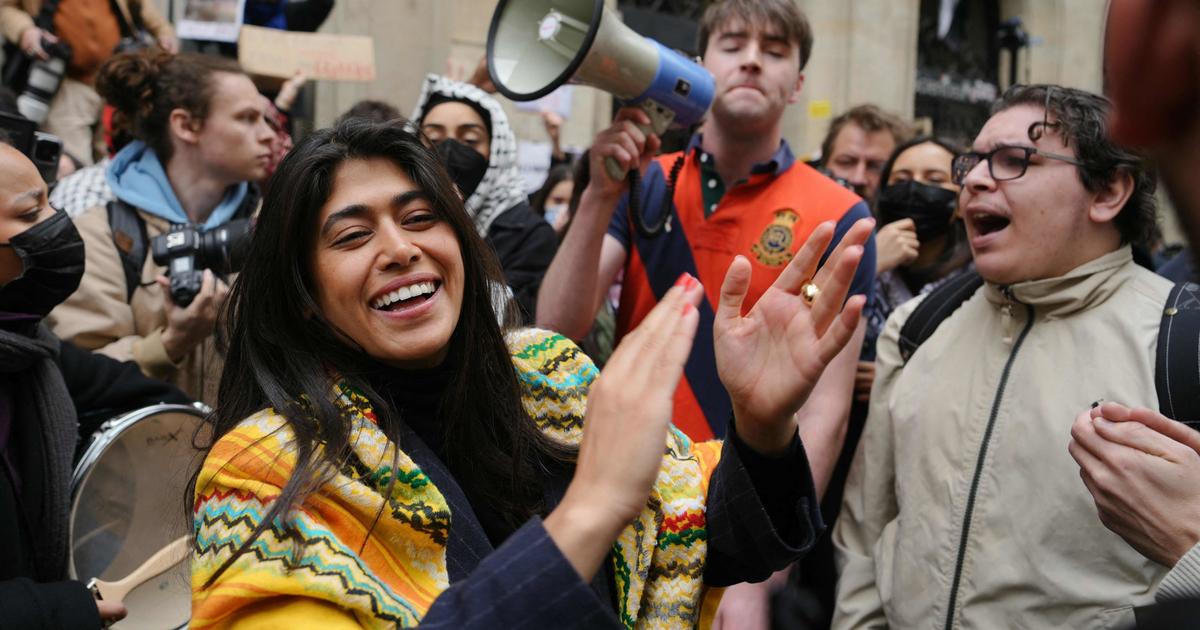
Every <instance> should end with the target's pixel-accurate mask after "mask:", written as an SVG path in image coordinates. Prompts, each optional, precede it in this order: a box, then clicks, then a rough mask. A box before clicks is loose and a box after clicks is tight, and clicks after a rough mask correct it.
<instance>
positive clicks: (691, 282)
mask: <svg viewBox="0 0 1200 630" xmlns="http://www.w3.org/2000/svg"><path fill="white" fill-rule="evenodd" d="M698 286H700V281H699V280H697V279H695V278H694V277H692V276H691V275H690V274H689V275H688V277H687V284H685V285H684V287H683V289H684V290H685V291H691V290H692V289H695V288H696V287H698Z"/></svg>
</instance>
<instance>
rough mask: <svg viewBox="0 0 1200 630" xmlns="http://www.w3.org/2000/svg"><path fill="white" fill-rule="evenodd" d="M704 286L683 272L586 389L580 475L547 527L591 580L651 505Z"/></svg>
mask: <svg viewBox="0 0 1200 630" xmlns="http://www.w3.org/2000/svg"><path fill="white" fill-rule="evenodd" d="M703 294H704V290H703V288H702V287H701V285H700V283H699V282H698V281H697V280H696V279H695V278H692V277H691V276H687V275H685V276H683V277H681V278H680V279H679V282H677V283H676V285H675V287H674V288H672V289H671V290H670V291H668V292H667V294H666V295H664V296H663V299H662V300H661V301H660V302H659V303H658V305H657V306H655V307H654V310H652V311H650V314H649V315H647V316H646V318H645V319H644V320H643V321H642V323H641V325H639V326H638V327H637V328H636V329H635V330H634V331H633V332H631V333H629V334H628V335H626V336H625V338H624V339H622V340H621V343H620V345H618V346H617V349H616V350H615V351H614V352H613V354H612V357H611V358H609V360H608V363H607V364H606V365H605V366H604V371H603V372H601V374H600V377H599V378H598V379H596V382H595V383H593V384H592V387H591V391H590V392H589V393H588V407H587V418H586V420H585V422H584V426H583V443H582V444H581V445H580V448H579V459H578V462H577V464H576V466H575V476H574V477H573V478H572V480H571V485H570V486H568V488H567V492H566V495H565V496H564V497H563V500H562V503H560V504H559V506H558V507H557V508H555V509H554V511H553V512H552V513H551V514H550V516H548V517H547V518H546V530H547V532H549V534H550V537H551V538H553V539H554V542H555V543H556V544H557V545H558V547H559V549H560V550H561V551H562V552H563V555H565V556H566V557H567V560H568V561H569V562H570V563H571V565H572V566H573V567H575V570H576V571H578V572H579V574H580V575H581V576H582V577H583V578H584V580H591V579H592V576H593V575H594V574H595V572H596V570H597V569H598V568H599V566H600V563H601V562H602V561H603V559H604V558H605V556H606V555H607V554H608V550H609V549H610V548H611V547H612V544H613V542H614V541H615V540H616V539H617V536H618V535H619V534H620V532H621V529H622V528H624V527H625V525H627V524H628V523H629V521H631V520H633V518H634V517H635V516H637V514H638V513H639V512H640V511H641V510H642V508H643V507H644V506H645V505H646V498H647V497H648V496H649V495H650V488H651V487H652V486H653V485H654V480H655V478H656V477H657V476H658V471H659V469H660V468H661V467H662V458H663V451H664V450H665V449H666V444H667V441H666V440H667V427H668V426H669V425H670V423H671V411H672V397H673V396H674V394H675V387H676V386H677V385H678V384H679V379H680V378H681V377H682V376H683V365H684V363H685V362H686V361H687V357H688V354H689V353H690V352H691V350H692V340H693V339H695V336H696V326H697V324H698V323H699V321H700V317H699V315H698V314H697V312H696V304H697V303H698V302H699V301H700V299H701V297H702V296H703Z"/></svg>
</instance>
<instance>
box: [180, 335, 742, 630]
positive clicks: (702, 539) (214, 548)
mask: <svg viewBox="0 0 1200 630" xmlns="http://www.w3.org/2000/svg"><path fill="white" fill-rule="evenodd" d="M508 344H509V348H510V351H511V352H512V356H513V365H514V367H515V369H516V370H517V374H518V377H519V379H520V382H521V385H522V389H523V400H524V403H525V408H526V410H527V411H528V413H529V415H530V416H531V417H532V418H534V420H535V421H536V422H537V424H538V426H539V427H540V428H541V429H542V430H543V431H544V432H545V433H546V434H547V435H549V436H551V437H553V438H555V439H557V440H560V441H562V442H564V443H567V444H572V445H577V444H578V443H579V440H580V438H581V437H582V434H583V418H584V412H585V410H586V405H587V392H588V388H589V387H590V385H591V383H592V381H594V380H595V378H596V376H597V370H596V368H595V366H594V365H593V364H592V362H591V360H590V359H588V358H587V357H586V356H585V355H584V354H583V353H582V352H580V351H579V349H578V348H577V347H575V345H574V344H572V343H571V342H570V341H568V340H567V339H565V338H563V337H561V336H558V335H555V334H551V333H548V332H545V331H539V330H522V331H518V332H515V333H512V334H510V335H509V336H508ZM337 396H338V400H339V401H340V404H342V405H343V407H344V408H345V409H347V411H349V413H350V416H351V418H352V419H353V429H352V434H351V435H352V436H353V437H352V443H353V445H354V446H353V451H354V458H352V460H354V461H352V462H351V463H350V464H347V465H346V466H344V467H343V468H342V469H341V470H339V471H337V472H336V473H335V474H333V475H332V479H331V480H330V481H328V482H326V483H324V484H323V485H322V486H321V487H320V488H319V489H318V490H317V491H316V492H314V493H312V494H311V495H310V496H309V497H308V498H307V499H305V501H304V503H303V504H302V505H301V506H299V507H298V508H297V509H295V510H293V513H292V514H291V515H290V516H289V517H288V525H289V526H290V527H287V528H285V527H284V526H283V523H281V522H278V521H277V522H276V523H273V525H272V527H270V528H268V529H266V530H265V531H264V532H263V534H262V535H260V536H259V537H258V538H257V539H256V540H255V541H254V542H253V543H252V544H251V545H250V547H249V549H248V550H247V551H246V552H245V553H243V554H242V555H241V556H239V557H238V559H237V560H235V561H234V562H233V564H232V565H231V566H230V567H229V568H228V569H227V570H226V571H225V572H224V573H222V574H221V576H220V577H219V578H218V579H217V580H216V581H215V582H214V583H213V584H212V585H211V586H208V587H205V586H204V585H205V583H206V582H207V581H208V580H209V578H210V577H211V576H212V575H213V573H214V572H215V571H216V569H217V568H218V567H220V566H221V565H223V564H224V563H225V561H226V560H228V558H229V557H230V556H231V554H232V553H233V551H234V550H235V549H238V548H240V547H241V546H242V545H243V544H244V543H245V541H246V540H248V539H249V535H250V533H251V532H252V531H253V529H254V528H255V527H256V526H257V525H258V524H259V523H261V522H262V519H263V518H264V515H265V514H266V512H267V510H268V509H269V507H270V504H271V502H272V501H273V500H274V499H275V498H277V497H278V495H279V493H280V491H281V489H282V488H283V486H284V484H285V483H286V480H287V479H288V478H289V476H290V475H291V472H292V470H293V469H294V466H295V462H296V455H295V450H294V446H293V444H292V439H291V433H290V431H289V430H288V428H287V425H286V422H285V421H284V419H283V418H282V416H279V415H277V414H276V413H274V411H273V410H269V409H268V410H264V411H262V412H259V413H257V414H255V415H254V416H252V417H250V418H247V419H246V420H245V421H243V422H242V423H241V424H240V425H238V427H237V428H236V429H235V430H233V431H231V432H229V433H228V434H226V435H225V436H223V437H222V438H221V439H220V440H219V441H218V442H217V443H216V444H215V445H214V447H213V449H212V450H211V452H210V453H209V455H208V457H207V459H206V460H205V462H204V466H203V469H202V470H201V473H200V477H199V479H198V480H197V486H196V487H197V491H196V503H195V535H196V549H197V550H196V552H195V554H194V556H193V559H192V587H193V599H192V614H193V618H192V622H191V626H192V627H193V628H208V627H220V626H223V625H225V624H226V623H228V622H229V621H231V620H232V619H234V618H235V617H236V616H237V615H238V614H241V613H244V612H247V611H248V610H249V609H250V607H254V610H256V611H257V610H261V609H262V606H263V605H264V604H269V603H270V601H271V598H287V597H302V598H314V599H318V600H323V601H326V602H331V603H334V604H336V605H337V606H339V607H341V608H342V609H345V610H349V611H351V612H353V614H354V616H355V618H356V620H357V621H358V623H359V624H360V625H362V626H364V627H368V628H391V627H395V626H397V625H399V626H401V627H410V626H415V625H417V623H418V622H419V621H420V619H421V617H422V616H423V615H424V614H425V612H426V611H428V610H429V607H430V605H432V603H433V601H434V600H435V599H436V598H437V596H438V595H439V594H440V593H441V592H442V591H443V590H444V589H445V588H447V587H448V586H449V579H448V574H447V570H446V540H447V537H448V535H449V531H450V519H451V518H452V515H451V514H450V509H449V507H448V505H447V503H446V500H445V498H444V497H443V496H442V494H441V492H439V491H438V489H437V488H436V487H435V486H434V485H433V483H431V481H430V479H429V477H427V476H426V475H425V473H424V472H422V471H421V469H420V468H419V467H418V466H417V465H416V464H415V463H414V462H413V461H412V459H410V458H409V457H408V456H407V455H406V454H405V453H404V452H403V451H401V452H400V453H399V455H398V462H399V465H398V466H397V468H396V469H395V470H393V469H392V467H391V463H392V458H393V454H394V452H395V450H394V449H395V448H396V447H395V444H393V443H392V442H391V441H389V440H388V439H387V438H386V437H385V436H384V435H383V433H382V431H380V430H379V428H378V427H377V426H376V424H375V415H374V411H373V410H372V409H371V406H370V404H369V403H368V402H367V400H366V399H365V398H364V397H363V396H361V395H360V394H358V393H357V392H355V391H353V390H351V389H349V388H347V387H342V386H339V387H338V390H337ZM719 455H720V443H719V442H715V441H713V442H704V443H698V444H697V443H693V442H691V441H690V440H689V439H688V438H687V437H686V436H685V435H684V434H683V433H681V432H679V431H678V430H675V429H674V428H672V430H671V433H670V435H669V437H668V442H667V444H666V449H665V454H664V456H663V465H662V469H661V470H660V471H659V475H658V479H657V480H656V482H655V485H654V489H653V491H652V493H651V495H650V498H649V500H648V501H647V503H646V507H645V509H644V510H642V513H641V514H640V515H639V516H638V518H637V519H635V520H634V521H633V522H632V523H631V524H630V525H629V527H627V528H626V529H625V530H624V531H623V532H622V533H621V536H620V538H619V539H618V540H617V542H616V544H615V545H614V548H613V553H612V562H613V566H614V569H615V571H614V575H615V576H616V587H617V600H618V608H619V609H618V611H617V612H618V616H619V617H620V619H621V621H622V622H623V623H624V625H625V626H626V627H628V628H680V627H696V626H697V625H700V624H701V621H702V620H701V616H702V615H701V606H702V603H703V602H702V600H703V596H704V594H705V588H704V586H703V574H704V561H705V556H706V553H707V539H706V533H705V529H704V525H705V517H704V511H705V499H706V497H707V493H708V482H709V477H710V475H711V474H712V471H713V470H714V468H715V467H716V464H717V460H718V457H719ZM393 477H394V478H395V481H396V482H395V483H394V484H392V491H391V494H390V496H387V497H385V496H384V492H385V490H386V489H387V487H388V485H389V483H391V481H392V479H393ZM381 509H382V513H381ZM377 515H379V518H378V519H376V516H377ZM709 609H711V602H710V605H706V606H705V610H706V611H708V610H709ZM705 621H707V619H706V620H705Z"/></svg>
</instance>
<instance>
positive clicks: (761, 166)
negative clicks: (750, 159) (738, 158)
mask: <svg viewBox="0 0 1200 630" xmlns="http://www.w3.org/2000/svg"><path fill="white" fill-rule="evenodd" d="M702 141H703V135H701V134H699V133H697V134H692V138H691V140H689V141H688V146H687V149H685V151H686V152H687V153H688V154H689V155H693V154H694V155H695V156H696V159H697V160H699V159H700V157H701V156H702V155H707V156H709V160H710V161H711V160H712V154H711V153H709V152H707V151H705V150H704V147H703V146H701V143H702ZM795 162H796V156H795V155H793V154H792V148H791V147H790V146H788V143H787V140H784V139H782V138H780V140H779V148H778V149H776V150H775V153H774V155H772V156H771V158H770V159H768V160H767V161H766V162H759V163H757V164H755V165H753V166H751V167H750V174H751V175H761V174H763V173H767V174H770V175H779V174H780V173H782V172H784V171H786V170H788V169H789V168H791V167H792V164H794V163H795Z"/></svg>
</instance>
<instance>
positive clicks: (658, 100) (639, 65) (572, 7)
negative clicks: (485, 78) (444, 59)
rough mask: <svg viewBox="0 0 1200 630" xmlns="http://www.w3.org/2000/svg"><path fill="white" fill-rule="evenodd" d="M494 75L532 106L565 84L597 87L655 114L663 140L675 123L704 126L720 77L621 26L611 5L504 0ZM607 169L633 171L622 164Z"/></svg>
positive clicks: (492, 46)
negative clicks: (714, 82)
mask: <svg viewBox="0 0 1200 630" xmlns="http://www.w3.org/2000/svg"><path fill="white" fill-rule="evenodd" d="M487 60H488V72H489V73H490V74H491V77H492V82H493V83H495V84H496V88H497V89H498V90H500V93H501V94H503V95H505V96H507V97H508V98H510V99H513V100H514V101H531V100H534V99H537V98H541V97H543V96H545V95H547V94H549V93H550V92H553V91H554V90H555V89H557V88H558V87H559V86H560V85H562V84H564V83H568V82H569V83H578V84H582V85H590V86H592V87H595V88H599V89H601V90H604V91H605V92H609V93H610V94H612V95H613V96H615V97H616V98H617V100H619V101H621V102H622V103H623V104H625V105H638V106H640V107H641V108H642V109H643V110H645V112H646V113H647V114H648V115H649V117H650V121H651V124H650V127H649V128H648V129H649V130H651V131H653V132H654V133H656V134H659V135H661V134H662V133H664V132H665V131H666V130H667V129H668V127H670V126H671V124H672V123H675V124H677V125H679V126H681V127H689V126H691V125H694V124H696V123H698V122H700V120H701V119H703V118H704V115H705V114H706V113H707V112H708V108H709V106H710V105H712V100H713V90H714V85H713V77H712V75H711V74H709V72H708V71H707V70H705V69H704V68H703V67H701V66H700V65H699V64H697V63H696V62H695V61H692V60H691V59H688V58H687V57H684V56H683V55H681V54H679V53H677V52H675V51H674V50H671V49H670V48H667V47H666V46H663V45H662V44H660V43H658V42H656V41H654V40H653V39H650V38H648V37H642V36H641V35H638V34H637V33H635V32H633V30H631V29H630V28H629V27H627V26H625V25H624V24H622V23H621V20H620V18H618V17H617V16H616V15H615V14H613V12H612V11H609V10H608V9H606V8H604V0H500V3H499V5H498V6H497V7H496V12H495V13H494V14H493V15H492V25H491V28H489V29H488V43H487ZM606 166H607V168H606V170H607V171H608V174H609V176H610V177H612V178H613V179H617V180H620V179H623V178H624V176H625V173H624V172H623V171H622V170H621V168H620V167H619V166H617V163H616V161H614V160H611V159H610V160H608V161H607V162H606Z"/></svg>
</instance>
